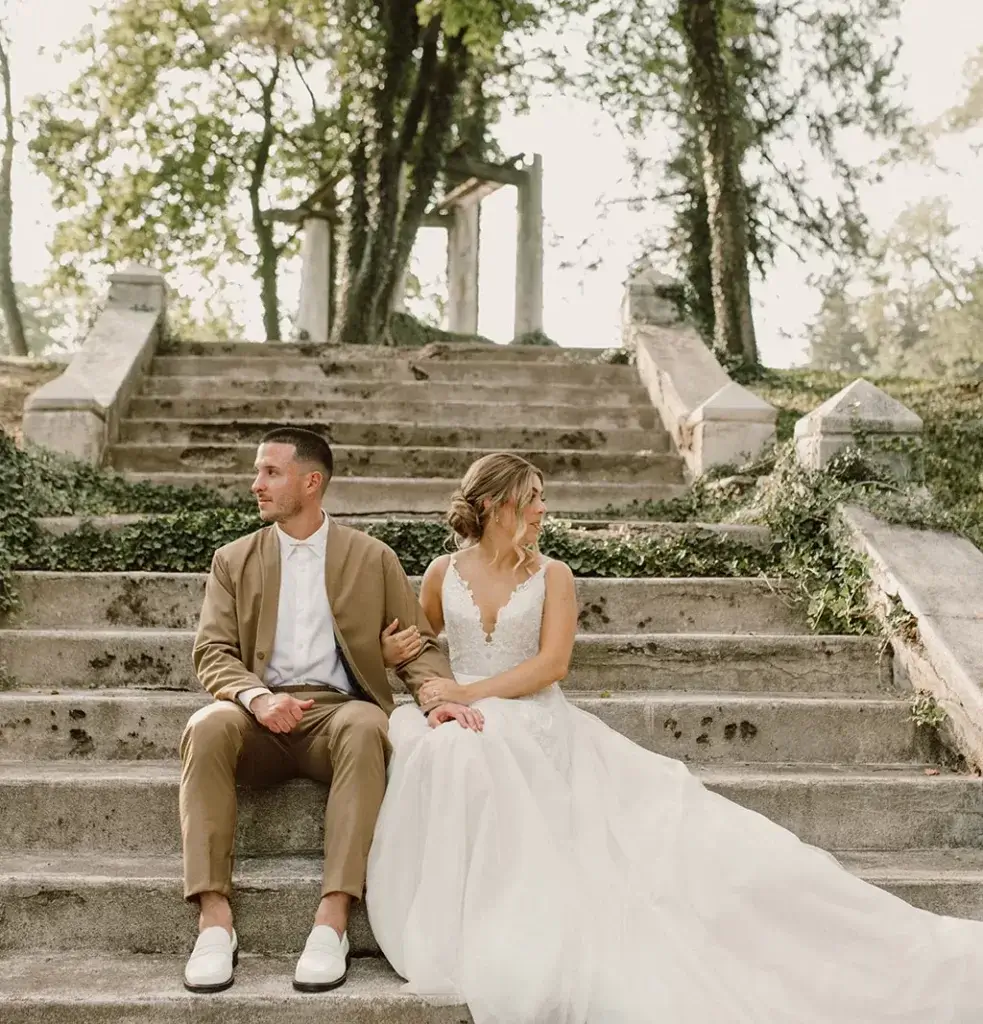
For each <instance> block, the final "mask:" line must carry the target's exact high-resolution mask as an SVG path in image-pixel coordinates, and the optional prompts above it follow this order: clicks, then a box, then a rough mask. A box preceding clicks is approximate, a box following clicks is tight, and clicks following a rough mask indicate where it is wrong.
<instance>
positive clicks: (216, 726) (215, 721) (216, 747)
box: [181, 700, 246, 762]
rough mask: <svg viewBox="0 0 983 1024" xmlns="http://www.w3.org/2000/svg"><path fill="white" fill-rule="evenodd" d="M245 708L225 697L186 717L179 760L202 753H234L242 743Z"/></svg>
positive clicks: (198, 755) (185, 759)
mask: <svg viewBox="0 0 983 1024" xmlns="http://www.w3.org/2000/svg"><path fill="white" fill-rule="evenodd" d="M245 717H246V712H245V711H243V709H242V708H241V707H239V706H238V705H237V704H233V703H232V701H228V700H216V701H213V702H212V703H211V704H208V705H206V706H205V707H203V708H199V709H198V710H197V711H196V712H195V713H194V714H193V715H192V716H191V718H190V719H189V720H188V724H187V725H186V726H185V727H184V734H183V735H182V737H181V760H182V761H185V762H187V760H188V758H189V757H192V756H195V757H200V756H201V755H202V754H206V753H207V754H210V755H213V756H214V755H221V754H228V755H235V754H237V753H238V751H239V749H240V748H241V746H242V728H243V723H244V720H245Z"/></svg>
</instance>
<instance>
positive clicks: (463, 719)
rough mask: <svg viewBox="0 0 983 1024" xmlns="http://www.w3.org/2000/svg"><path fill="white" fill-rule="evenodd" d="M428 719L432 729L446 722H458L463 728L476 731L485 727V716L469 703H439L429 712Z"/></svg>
mask: <svg viewBox="0 0 983 1024" xmlns="http://www.w3.org/2000/svg"><path fill="white" fill-rule="evenodd" d="M427 721H428V722H429V723H430V728H431V729H436V728H437V726H438V725H443V724H444V723H445V722H457V723H458V725H460V726H461V728H462V729H471V730H472V731H474V732H481V730H482V729H484V727H485V716H484V715H483V714H482V713H481V712H480V711H478V710H476V709H475V708H469V707H468V706H467V704H438V705H437V706H436V707H435V708H434V709H433V710H432V711H430V712H428V713H427Z"/></svg>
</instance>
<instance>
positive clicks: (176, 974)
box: [0, 932, 471, 1024]
mask: <svg viewBox="0 0 983 1024" xmlns="http://www.w3.org/2000/svg"><path fill="white" fill-rule="evenodd" d="M193 935H194V933H193V932H192V937H193ZM298 952H299V951H298ZM187 954H188V950H187V949H185V950H182V953H181V955H180V956H124V955H120V956H110V955H106V956H102V957H99V956H92V955H90V954H78V953H77V952H76V953H75V955H71V954H65V953H58V954H56V955H53V956H52V955H48V956H46V955H43V954H40V953H38V952H37V951H32V953H30V954H27V955H22V956H9V955H8V956H3V957H0V978H2V980H0V1020H2V1021H3V1022H4V1024H189V1022H190V1021H196V1022H203V1024H204V1022H207V1024H242V1022H243V1021H255V1022H256V1024H270V1022H273V1021H275V1022H276V1024H471V1015H470V1014H469V1013H468V1011H467V1009H466V1008H464V1007H454V1006H434V1005H431V1003H429V1002H427V1001H425V1000H423V999H421V998H419V997H417V996H411V995H408V994H407V993H405V992H403V991H401V986H402V981H401V980H400V979H399V978H398V977H397V976H396V974H394V973H393V971H392V969H391V968H390V967H389V966H388V965H387V964H386V963H385V961H383V960H381V959H380V958H378V957H365V958H360V959H359V958H356V959H354V960H353V961H352V964H351V968H350V970H349V975H348V981H346V982H345V984H344V985H343V986H342V987H341V988H339V989H337V990H336V991H334V992H331V993H330V994H329V995H327V996H324V997H318V996H311V995H307V994H304V993H301V992H295V991H294V990H293V988H292V987H291V979H292V978H293V971H294V966H295V964H296V957H297V953H296V952H295V953H294V955H293V956H291V957H289V958H283V959H276V958H271V957H261V956H251V955H249V954H248V953H246V954H244V955H243V957H242V959H241V961H240V965H239V967H238V969H237V971H236V982H235V984H234V985H233V986H232V988H230V989H229V990H228V991H227V992H222V993H219V994H218V995H202V996H194V995H191V994H189V993H188V992H186V991H185V990H184V987H183V985H182V982H181V978H182V974H183V972H184V962H185V960H186V958H187Z"/></svg>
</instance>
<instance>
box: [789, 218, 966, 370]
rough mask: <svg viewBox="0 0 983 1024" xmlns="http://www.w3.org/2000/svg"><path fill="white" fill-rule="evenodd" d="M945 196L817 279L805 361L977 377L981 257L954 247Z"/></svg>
mask: <svg viewBox="0 0 983 1024" xmlns="http://www.w3.org/2000/svg"><path fill="white" fill-rule="evenodd" d="M956 235H957V228H956V226H955V225H953V224H952V222H951V220H950V216H949V204H948V202H946V201H945V200H941V199H935V200H923V201H921V202H918V203H915V204H913V205H911V206H909V207H908V208H907V209H906V210H905V211H904V212H903V213H902V214H901V215H900V216H899V217H898V219H897V220H896V221H895V223H894V225H893V226H892V228H891V229H890V230H889V231H888V232H887V233H886V234H885V235H883V236H882V237H880V238H878V239H876V240H875V243H874V245H873V246H872V251H871V255H870V259H869V261H867V262H866V263H862V264H860V265H859V268H858V267H856V266H855V267H854V268H853V271H852V272H851V273H847V272H846V271H844V270H842V269H838V270H836V271H834V272H833V273H832V274H830V275H829V276H827V277H825V278H823V279H821V280H820V281H819V282H818V283H819V287H820V289H821V291H822V295H823V302H822V306H821V308H820V311H819V315H818V316H817V318H816V320H815V321H814V322H813V323H812V324H810V325H809V328H808V340H809V363H810V365H811V366H813V367H815V368H816V369H823V370H837V371H842V372H847V373H855V374H856V373H870V374H878V375H880V374H889V375H895V374H906V375H914V376H937V375H941V374H952V375H956V374H979V373H980V371H981V370H983V260H981V259H980V258H979V257H967V256H965V255H963V254H961V253H960V250H959V247H958V245H957V244H956Z"/></svg>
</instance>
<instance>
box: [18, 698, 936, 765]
mask: <svg viewBox="0 0 983 1024" xmlns="http://www.w3.org/2000/svg"><path fill="white" fill-rule="evenodd" d="M568 695H569V697H570V700H571V701H572V703H573V704H574V705H575V706H576V707H579V708H581V709H582V710H584V711H587V712H589V713H590V714H593V715H596V716H597V717H598V718H600V719H601V721H603V722H605V723H606V724H607V725H608V726H610V727H611V728H612V729H614V730H615V731H617V732H619V733H621V734H622V735H623V736H626V737H627V738H628V739H630V740H632V742H634V743H637V744H639V745H640V746H642V747H644V748H645V749H646V750H651V751H654V752H655V753H658V754H663V755H665V756H667V757H673V758H676V759H677V760H681V761H689V762H693V763H698V764H728V763H733V762H735V761H736V762H740V763H745V764H760V763H775V762H785V763H789V764H800V763H806V764H828V763H842V764H857V765H860V764H867V763H870V762H878V763H881V762H892V763H897V764H902V763H911V764H932V763H936V762H938V761H939V760H940V758H941V757H942V756H943V750H942V748H941V747H940V745H939V743H938V740H937V739H936V736H935V733H934V732H933V731H931V730H928V729H924V728H921V727H919V726H917V725H915V723H914V722H912V721H911V712H910V706H909V702H908V701H906V700H901V699H899V698H894V699H892V698H887V697H882V698H872V697H833V696H823V697H802V696H781V697H778V696H775V695H771V694H769V695H755V694H737V695H735V694H678V693H674V694H666V693H651V692H649V693H636V692H630V691H629V692H622V693H618V694H612V695H611V696H609V697H608V696H598V695H596V694H589V695H588V694H581V693H578V692H576V691H572V690H571V691H569V692H568ZM210 701H211V698H210V697H208V696H206V695H205V694H204V693H200V692H199V693H161V692H155V693H146V692H134V691H133V690H96V691H93V690H89V691H78V692H68V693H59V694H57V695H52V694H50V693H30V692H27V693H25V692H14V693H10V692H7V693H2V694H0V760H9V761H19V760H22V761H30V760H32V759H37V760H58V759H62V758H82V757H89V758H93V759H98V760H104V761H114V760H120V761H133V760H142V759H150V760H167V759H169V758H177V757H178V756H179V749H180V743H181V734H182V733H183V731H184V727H185V724H186V723H187V721H188V719H189V718H190V717H191V715H192V714H193V713H194V712H195V711H196V710H197V709H198V708H200V707H203V706H204V705H205V704H208V703H210Z"/></svg>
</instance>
